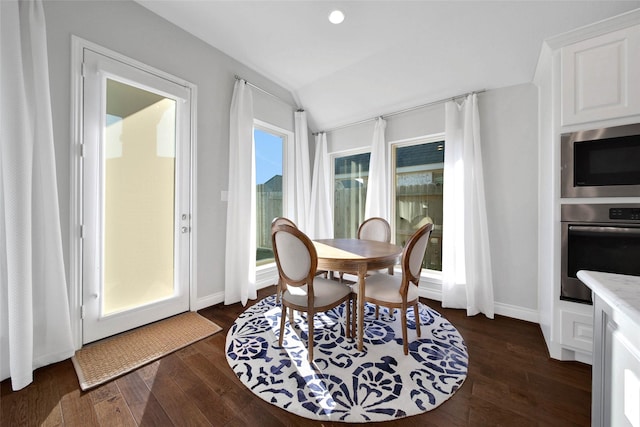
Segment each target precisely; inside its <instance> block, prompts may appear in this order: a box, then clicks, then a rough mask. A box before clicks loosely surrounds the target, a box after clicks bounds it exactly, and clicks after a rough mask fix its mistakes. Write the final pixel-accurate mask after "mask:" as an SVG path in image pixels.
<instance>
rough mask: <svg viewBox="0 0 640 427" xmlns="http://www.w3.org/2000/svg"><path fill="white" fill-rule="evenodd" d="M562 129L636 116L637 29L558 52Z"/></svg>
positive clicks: (639, 81) (639, 95)
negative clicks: (559, 57)
mask: <svg viewBox="0 0 640 427" xmlns="http://www.w3.org/2000/svg"><path fill="white" fill-rule="evenodd" d="M561 68H562V70H561V73H562V83H561V87H562V92H561V93H562V117H561V121H562V125H563V126H566V125H571V124H577V123H585V122H591V121H597V120H606V119H611V118H617V117H624V116H630V115H635V114H640V25H636V26H633V27H628V28H624V29H622V30H618V31H614V32H611V33H608V34H604V35H601V36H598V37H594V38H591V39H587V40H583V41H580V42H577V43H574V44H571V45H568V46H565V47H563V48H562V52H561Z"/></svg>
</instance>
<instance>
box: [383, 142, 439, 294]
mask: <svg viewBox="0 0 640 427" xmlns="http://www.w3.org/2000/svg"><path fill="white" fill-rule="evenodd" d="M441 141H445V134H444V132H439V133H434V134H430V135H423V136H418V137H414V138H407V139H401V140H397V141H390V142H388V150H389V151H388V154H389V155H388V157H387V159H388V160H387V166H388V167H389V169H388V170H389V187H390V193H389V194H390V198H391V202H392V203H391V230H392V233H391V236H392V237H391V241H392V242H393V243H395V239H396V231H395V230H396V227H397V224H396V185H395V173H396V171H395V160H396V159H395V153H396V149H397V148H402V147H410V146H413V145H421V144H428V143H435V142H441ZM445 151H446V144H445ZM443 168H444V162H443ZM444 189H445V186H444V185H443V193H444V191H445V190H444ZM396 270H397V271H400V268H399V267H398V266H396ZM420 277H421V278H422V279H424V280H425V282H427V283H433V284H436V285H442V271H438V270H429V269H426V268H423V269H422V271H421V274H420Z"/></svg>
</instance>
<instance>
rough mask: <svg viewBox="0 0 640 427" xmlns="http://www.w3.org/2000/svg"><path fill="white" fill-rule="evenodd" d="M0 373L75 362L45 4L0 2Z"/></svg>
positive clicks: (27, 374) (23, 382) (15, 377)
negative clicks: (56, 158)
mask: <svg viewBox="0 0 640 427" xmlns="http://www.w3.org/2000/svg"><path fill="white" fill-rule="evenodd" d="M0 8H1V9H0V19H1V22H0V29H1V30H0V50H1V52H2V57H1V61H0V63H1V65H0V67H1V69H0V76H1V78H0V92H1V96H0V281H1V283H2V288H1V292H0V325H1V328H0V349H1V350H0V352H1V354H0V361H1V364H0V374H1V379H5V378H8V377H11V386H12V388H13V389H14V390H19V389H21V388H24V387H26V386H27V385H28V384H30V383H31V382H32V381H33V371H34V370H35V369H36V368H38V367H41V366H44V365H48V364H50V363H55V362H58V361H61V360H64V359H67V358H69V357H71V356H72V355H73V353H74V350H75V348H74V345H73V339H72V333H71V325H70V315H69V300H68V291H67V282H66V276H65V271H64V261H63V252H62V236H61V232H60V214H59V209H58V188H57V182H56V164H55V153H54V143H53V125H52V116H51V97H50V91H49V67H48V55H47V39H46V28H45V17H44V10H43V5H42V1H41V0H35V1H15V0H7V1H4V0H3V1H2V2H0Z"/></svg>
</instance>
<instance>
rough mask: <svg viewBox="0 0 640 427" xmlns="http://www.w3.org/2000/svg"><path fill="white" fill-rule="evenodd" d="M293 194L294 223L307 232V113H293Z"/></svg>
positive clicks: (308, 201)
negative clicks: (294, 133)
mask: <svg viewBox="0 0 640 427" xmlns="http://www.w3.org/2000/svg"><path fill="white" fill-rule="evenodd" d="M294 117H295V132H296V135H295V147H294V148H295V150H294V153H295V165H294V174H295V178H294V181H295V194H294V206H295V211H294V212H295V215H294V218H293V220H294V222H295V223H296V225H297V226H298V228H299V229H300V230H302V231H303V232H304V233H307V231H308V230H309V208H310V205H311V170H310V169H311V168H310V164H309V129H308V127H307V113H306V112H304V111H296V112H295V116H294Z"/></svg>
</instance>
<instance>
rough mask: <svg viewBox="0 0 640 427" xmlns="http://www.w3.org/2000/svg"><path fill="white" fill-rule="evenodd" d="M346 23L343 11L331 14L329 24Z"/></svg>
mask: <svg viewBox="0 0 640 427" xmlns="http://www.w3.org/2000/svg"><path fill="white" fill-rule="evenodd" d="M342 21H344V13H342V11H341V10H334V11H332V12H331V13H330V14H329V22H331V23H332V24H340V23H342Z"/></svg>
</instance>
